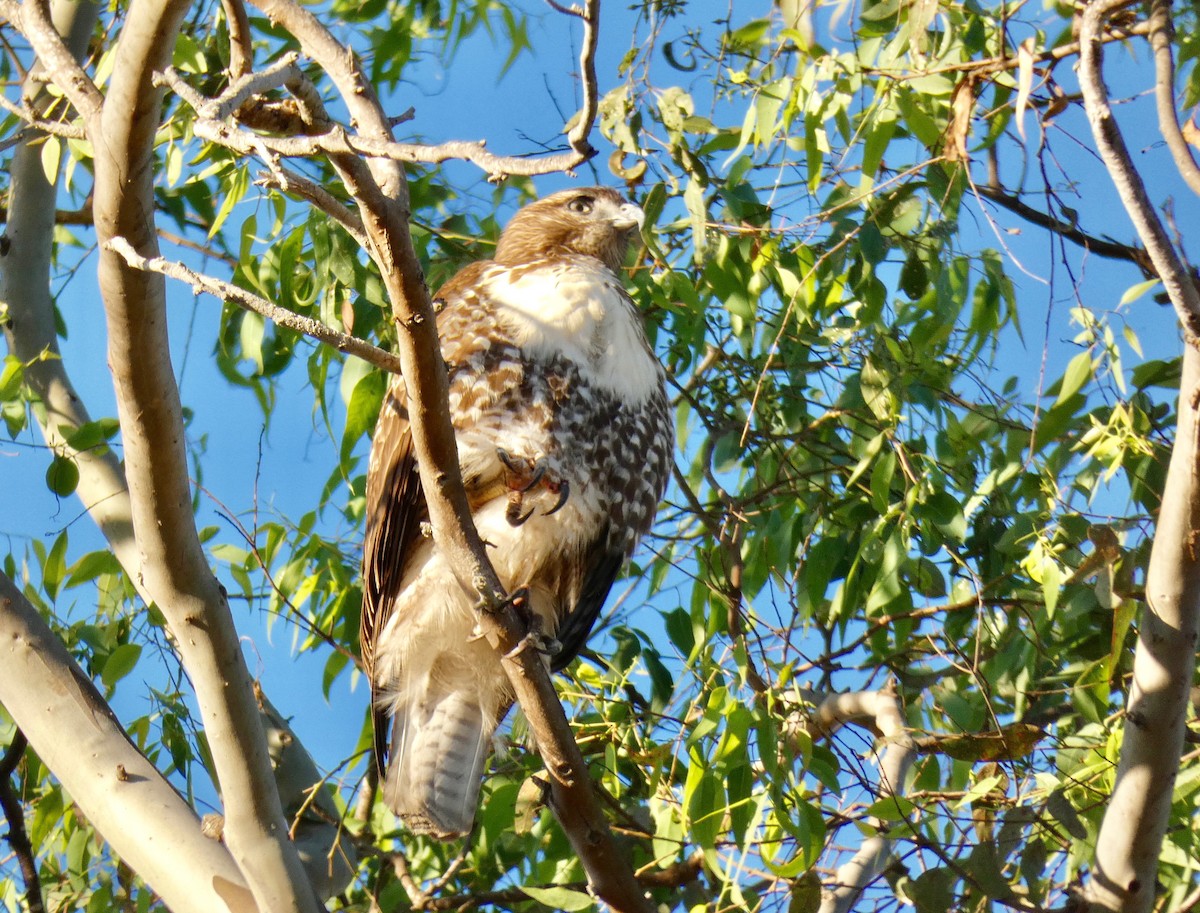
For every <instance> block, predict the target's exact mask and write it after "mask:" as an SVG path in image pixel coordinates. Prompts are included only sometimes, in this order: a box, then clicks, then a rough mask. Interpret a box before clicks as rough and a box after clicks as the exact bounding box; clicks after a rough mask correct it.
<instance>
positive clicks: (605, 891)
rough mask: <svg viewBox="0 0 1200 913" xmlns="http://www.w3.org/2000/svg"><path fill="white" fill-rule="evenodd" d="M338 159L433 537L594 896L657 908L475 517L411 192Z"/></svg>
mask: <svg viewBox="0 0 1200 913" xmlns="http://www.w3.org/2000/svg"><path fill="white" fill-rule="evenodd" d="M254 5H255V6H257V7H258V9H260V10H261V11H262V12H264V13H266V14H267V15H268V16H270V17H271V19H272V20H273V21H274V22H276V23H278V24H280V25H281V26H282V27H284V28H285V29H287V30H288V31H289V32H291V33H292V34H293V35H294V36H295V37H296V38H297V39H298V40H299V42H300V46H301V48H302V49H303V51H304V53H305V54H307V55H308V56H309V57H311V58H312V59H313V60H315V61H316V62H317V63H318V64H319V65H320V66H321V67H322V68H324V69H325V71H326V73H327V75H328V76H329V78H330V79H331V80H332V81H333V83H334V85H335V86H336V87H337V89H338V91H339V92H340V93H341V95H342V98H343V100H344V102H345V104H346V106H347V107H348V108H349V109H350V113H351V117H352V119H353V122H354V123H355V124H356V126H357V128H358V130H359V136H360V137H361V138H363V139H365V140H367V141H370V142H379V143H388V142H390V141H391V139H392V137H391V123H390V121H389V119H388V118H387V116H386V115H385V114H384V112H383V109H382V107H381V106H380V104H379V101H378V99H377V98H376V96H375V93H374V91H373V89H372V88H371V86H370V84H369V83H368V82H367V81H366V79H365V78H364V77H363V74H362V71H361V69H360V67H359V65H358V63H357V61H356V60H355V58H354V56H353V54H351V53H350V52H349V51H348V50H347V49H345V48H344V47H342V46H341V44H340V43H338V42H337V41H336V40H335V39H334V38H333V36H332V35H331V34H330V33H329V32H328V31H327V30H326V29H325V27H324V26H323V25H322V24H321V23H320V22H319V21H318V20H317V19H316V18H315V17H314V16H313V15H312V14H311V13H309V12H308V11H307V10H305V9H303V8H301V7H300V6H299V5H297V4H296V3H294V2H292V0H254ZM350 151H352V147H348V149H347V154H340V153H334V154H332V155H331V160H332V161H333V164H334V166H335V167H336V168H337V169H338V170H339V172H340V173H341V175H342V178H343V180H344V181H345V182H346V186H347V189H348V190H349V192H350V194H351V196H352V197H353V198H354V199H355V201H356V202H357V203H358V205H359V209H360V211H361V213H362V218H363V227H364V230H365V232H366V234H367V237H368V239H369V240H370V245H369V247H368V251H369V253H370V254H371V256H372V258H373V259H374V260H375V262H376V263H377V264H378V266H379V268H380V272H381V276H382V279H383V282H384V285H385V288H386V289H387V292H388V296H389V300H390V301H391V302H392V313H393V319H394V320H395V321H396V323H397V326H398V327H399V333H398V336H397V341H398V347H399V355H400V359H401V363H402V365H403V374H404V378H405V381H406V385H407V388H408V394H409V418H410V422H411V429H412V437H413V449H414V452H415V453H416V456H417V464H418V468H419V470H420V475H421V483H422V486H423V489H424V492H425V497H426V503H427V505H428V509H429V516H430V524H431V526H432V528H433V535H434V537H435V539H437V541H438V544H439V546H440V548H441V549H442V550H443V552H444V553H445V554H446V557H447V562H448V564H449V565H450V566H451V567H452V568H453V569H454V571H455V574H456V575H457V576H458V578H459V580H460V582H461V583H462V584H463V586H464V587H465V588H467V590H468V592H474V593H477V594H478V595H479V597H480V599H481V603H482V605H481V607H482V615H481V623H482V626H483V628H484V631H485V633H486V634H487V636H488V638H489V641H490V642H491V643H492V644H493V646H494V647H495V648H496V649H497V650H498V651H499V653H500V654H501V656H502V657H503V659H502V662H503V663H504V668H505V671H506V673H507V674H508V676H509V679H510V681H511V682H512V684H513V688H514V690H515V691H516V695H517V700H518V701H519V702H520V704H521V708H522V710H523V711H524V712H525V715H526V717H527V718H528V720H529V724H530V729H531V731H532V732H533V733H534V735H535V738H536V739H537V743H538V748H539V750H540V752H541V754H542V757H543V760H544V761H545V763H546V767H547V770H548V771H549V773H550V777H551V782H552V786H551V788H552V799H551V804H552V807H553V808H554V811H555V813H556V814H557V815H558V817H559V820H560V821H561V822H562V825H563V829H564V831H565V832H566V834H567V836H568V838H569V839H570V840H571V843H572V845H573V846H574V848H575V850H576V852H577V853H578V854H579V857H580V860H581V862H582V863H583V866H584V870H585V871H586V872H587V875H588V881H589V883H590V884H591V885H592V888H593V890H594V891H595V892H596V894H597V895H598V896H599V897H601V898H602V899H603V900H604V901H606V902H607V903H608V904H609V905H610V906H612V907H613V908H614V909H616V910H618V911H624V913H634V911H647V910H649V909H650V906H649V904H648V902H647V901H646V899H645V894H644V891H643V890H642V889H641V888H640V887H639V886H638V884H637V882H636V881H635V880H634V878H633V873H632V871H631V870H630V868H629V864H628V862H627V861H626V860H625V859H624V858H623V856H622V854H621V853H620V852H619V851H618V849H617V847H616V844H615V842H614V841H613V839H612V835H611V833H610V831H609V829H608V824H607V821H606V820H605V818H604V814H603V812H602V810H601V808H600V805H599V803H598V802H597V801H596V798H595V795H594V794H593V789H592V784H591V780H590V778H589V777H588V774H587V768H586V767H585V766H584V763H583V758H582V756H581V755H580V753H579V748H578V746H577V745H576V744H575V740H574V738H573V737H572V734H571V730H570V727H569V725H568V724H567V722H566V719H565V717H564V715H563V711H562V706H561V704H560V703H559V700H558V695H557V693H556V692H555V690H554V686H553V684H552V683H551V681H550V676H549V674H548V672H547V670H546V666H545V664H544V663H543V661H542V658H541V655H540V654H539V653H538V651H537V650H536V649H534V648H533V645H532V643H531V642H529V641H526V640H525V635H526V631H525V628H524V625H523V624H522V623H521V621H520V620H519V619H518V617H517V615H516V613H515V612H514V611H513V609H512V607H511V605H510V604H509V603H508V601H507V597H506V595H505V594H504V590H503V587H502V586H501V584H500V581H499V579H498V578H497V577H496V573H495V571H494V570H493V568H492V567H491V564H490V562H489V561H488V559H487V555H486V552H485V550H484V546H483V543H482V541H481V540H480V538H479V534H478V532H477V531H476V529H475V526H474V523H473V522H472V520H471V514H470V509H469V507H468V504H467V499H466V494H465V492H464V490H463V485H462V477H461V472H460V469H459V466H458V451H457V445H456V442H455V437H454V431H453V428H452V426H451V424H450V414H449V409H448V407H447V376H446V369H445V364H444V363H443V361H442V357H441V349H440V345H439V341H438V335H437V326H436V323H435V319H434V311H433V305H432V302H431V301H430V297H429V289H428V288H427V287H426V285H425V279H424V276H423V274H422V272H421V267H420V263H419V261H418V260H417V258H416V253H415V251H414V249H413V245H412V238H411V236H410V234H409V223H408V219H409V216H410V212H409V201H408V189H407V185H406V183H405V179H404V173H403V170H402V168H401V166H400V164H399V162H397V161H394V160H389V159H382V158H371V159H369V160H368V164H367V165H366V166H364V165H363V162H362V160H361V159H360V158H358V157H357V156H352V155H350V154H349V152H350Z"/></svg>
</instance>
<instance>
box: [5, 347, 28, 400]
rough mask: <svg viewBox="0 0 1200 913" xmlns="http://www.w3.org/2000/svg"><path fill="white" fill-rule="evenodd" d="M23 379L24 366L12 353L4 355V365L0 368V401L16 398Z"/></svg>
mask: <svg viewBox="0 0 1200 913" xmlns="http://www.w3.org/2000/svg"><path fill="white" fill-rule="evenodd" d="M24 381H25V366H24V365H23V364H21V362H20V361H19V360H18V359H17V358H15V357H13V356H12V355H5V356H4V367H3V368H0V401H3V400H10V399H16V398H17V395H18V394H19V393H20V392H21V384H22V383H24Z"/></svg>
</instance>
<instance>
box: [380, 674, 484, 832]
mask: <svg viewBox="0 0 1200 913" xmlns="http://www.w3.org/2000/svg"><path fill="white" fill-rule="evenodd" d="M392 725H393V729H392V757H391V760H390V762H389V763H388V768H387V777H386V779H385V780H384V785H383V799H384V801H385V802H386V803H387V804H388V807H389V808H391V809H392V811H394V812H395V813H396V814H397V815H398V816H399V817H401V818H403V819H404V820H405V823H406V824H407V825H408V826H409V828H410V829H411V830H413V831H414V832H416V833H418V834H430V835H431V836H433V837H436V838H437V839H439V840H451V839H453V838H455V837H461V836H463V835H465V834H467V833H469V832H470V830H471V825H472V824H473V823H474V820H475V807H476V806H477V805H478V804H479V784H480V779H481V778H482V776H483V762H484V761H485V760H486V759H487V753H488V743H489V742H490V741H491V737H492V732H493V731H494V730H495V728H496V723H495V720H492V719H489V718H488V717H487V715H485V713H484V711H483V709H482V708H481V707H480V706H479V702H478V700H476V699H474V697H473V696H472V695H471V694H470V693H463V692H461V691H451V692H445V691H443V692H441V693H435V694H429V693H427V694H425V695H422V696H421V697H420V698H419V699H417V700H416V701H414V702H412V703H410V704H407V705H403V706H400V707H397V708H396V710H395V712H394V717H393V720H392Z"/></svg>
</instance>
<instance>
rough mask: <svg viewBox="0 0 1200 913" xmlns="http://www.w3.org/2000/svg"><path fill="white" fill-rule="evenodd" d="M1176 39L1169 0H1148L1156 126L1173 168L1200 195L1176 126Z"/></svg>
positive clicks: (1197, 171)
mask: <svg viewBox="0 0 1200 913" xmlns="http://www.w3.org/2000/svg"><path fill="white" fill-rule="evenodd" d="M1174 41H1175V23H1174V20H1173V18H1172V16H1171V0H1151V3H1150V47H1151V49H1152V50H1153V51H1154V98H1155V104H1156V107H1157V108H1158V129H1159V130H1160V131H1162V135H1163V138H1164V139H1165V140H1166V141H1167V148H1168V149H1170V150H1171V156H1172V157H1173V158H1174V159H1175V167H1176V168H1178V169H1179V174H1180V175H1181V176H1182V177H1183V179H1184V181H1186V182H1187V185H1188V186H1189V187H1190V188H1192V193H1195V194H1198V195H1200V167H1197V165H1196V159H1195V157H1194V156H1193V155H1192V147H1191V146H1190V145H1189V144H1188V141H1187V140H1186V139H1184V137H1183V131H1182V130H1180V128H1179V112H1178V111H1177V110H1176V108H1175V59H1174V54H1173V53H1172V52H1171V45H1172V44H1173V43H1174Z"/></svg>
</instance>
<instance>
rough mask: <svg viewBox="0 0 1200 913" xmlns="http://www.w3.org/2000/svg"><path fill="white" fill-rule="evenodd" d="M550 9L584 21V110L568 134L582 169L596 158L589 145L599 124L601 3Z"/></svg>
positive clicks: (597, 0)
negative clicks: (591, 136) (597, 71)
mask: <svg viewBox="0 0 1200 913" xmlns="http://www.w3.org/2000/svg"><path fill="white" fill-rule="evenodd" d="M548 2H550V0H548ZM550 5H551V6H553V7H554V8H555V9H556V10H558V11H559V12H560V13H567V14H569V15H573V16H578V17H579V18H580V19H582V20H583V45H582V47H581V48H580V50H579V72H580V75H581V77H582V79H583V107H582V108H581V109H580V111H579V119H578V120H577V121H576V122H575V126H573V127H572V128H571V131H570V133H568V134H567V140H568V141H569V142H570V144H571V148H572V149H573V150H574V151H575V153H576V154H577V155H579V156H581V159H580V161H579V162H578V163H577V164H580V165H581V164H583V162H585V161H587V160H588V159H590V158H591V157H592V156H593V155H595V154H596V150H595V149H593V148H592V144H591V143H590V142H588V137H589V136H590V135H591V133H592V127H593V125H594V124H595V123H596V112H597V111H598V110H599V107H600V99H599V88H598V80H597V79H596V46H597V44H598V41H599V36H600V0H585V2H584V7H583V9H582V10H580V9H579V8H578V7H572V8H570V9H567V8H564V7H563V6H561V5H560V4H558V3H554V2H550ZM571 167H572V168H573V167H575V166H574V165H572V166H571Z"/></svg>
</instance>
